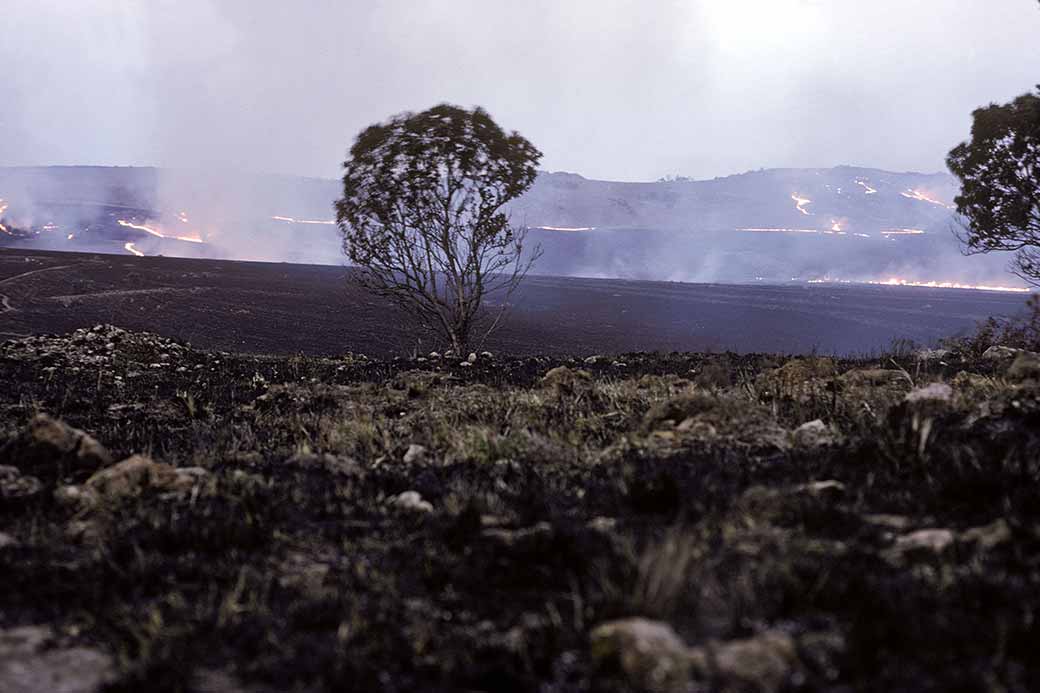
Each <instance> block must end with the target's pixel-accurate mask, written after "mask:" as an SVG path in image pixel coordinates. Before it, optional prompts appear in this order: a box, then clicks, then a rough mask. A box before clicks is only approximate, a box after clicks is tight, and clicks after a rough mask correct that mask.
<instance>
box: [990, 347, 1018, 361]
mask: <svg viewBox="0 0 1040 693" xmlns="http://www.w3.org/2000/svg"><path fill="white" fill-rule="evenodd" d="M1020 353H1022V349H1013V348H1012V347H1006V346H999V345H997V346H991V347H990V348H989V349H986V350H985V351H984V352H982V358H983V360H985V361H996V362H1009V361H1012V360H1014V359H1015V357H1016V356H1018V355H1019V354H1020Z"/></svg>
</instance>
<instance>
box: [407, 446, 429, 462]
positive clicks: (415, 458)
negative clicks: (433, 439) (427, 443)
mask: <svg viewBox="0 0 1040 693" xmlns="http://www.w3.org/2000/svg"><path fill="white" fill-rule="evenodd" d="M402 460H403V461H404V463H405V464H422V463H423V462H425V461H426V448H424V447H423V446H422V445H417V444H416V443H412V444H411V445H409V446H408V450H406V451H405V453H404V457H403V458H402Z"/></svg>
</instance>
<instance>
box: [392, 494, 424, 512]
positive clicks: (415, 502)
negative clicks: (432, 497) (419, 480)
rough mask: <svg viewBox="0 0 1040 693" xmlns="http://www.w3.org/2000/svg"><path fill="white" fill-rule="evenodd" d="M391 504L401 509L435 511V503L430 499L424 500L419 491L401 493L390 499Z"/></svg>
mask: <svg viewBox="0 0 1040 693" xmlns="http://www.w3.org/2000/svg"><path fill="white" fill-rule="evenodd" d="M390 504H391V505H393V506H394V507H395V508H399V509H401V510H409V511H412V512H420V513H429V512H433V504H431V503H430V502H429V501H426V500H423V497H422V496H420V495H419V492H418V491H405V492H403V493H399V494H398V495H396V496H394V497H392V498H391V499H390Z"/></svg>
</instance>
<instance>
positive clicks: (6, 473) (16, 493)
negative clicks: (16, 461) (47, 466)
mask: <svg viewBox="0 0 1040 693" xmlns="http://www.w3.org/2000/svg"><path fill="white" fill-rule="evenodd" d="M42 490H43V482H41V481H40V480H39V479H37V478H36V477H34V476H28V475H25V474H22V473H21V472H20V471H19V470H18V468H17V467H11V466H7V465H3V466H0V499H2V500H4V501H6V502H8V503H10V502H16V501H24V500H28V499H30V498H33V497H35V496H37V495H39V493H40V491H42Z"/></svg>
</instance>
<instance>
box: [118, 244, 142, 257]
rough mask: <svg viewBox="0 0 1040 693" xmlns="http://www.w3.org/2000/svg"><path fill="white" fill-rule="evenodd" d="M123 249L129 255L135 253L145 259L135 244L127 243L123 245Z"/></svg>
mask: <svg viewBox="0 0 1040 693" xmlns="http://www.w3.org/2000/svg"><path fill="white" fill-rule="evenodd" d="M123 249H124V250H126V251H127V252H128V253H133V254H134V255H136V256H137V257H144V253H142V252H141V251H140V250H138V249H137V248H135V247H134V244H133V243H125V244H124V245H123Z"/></svg>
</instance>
